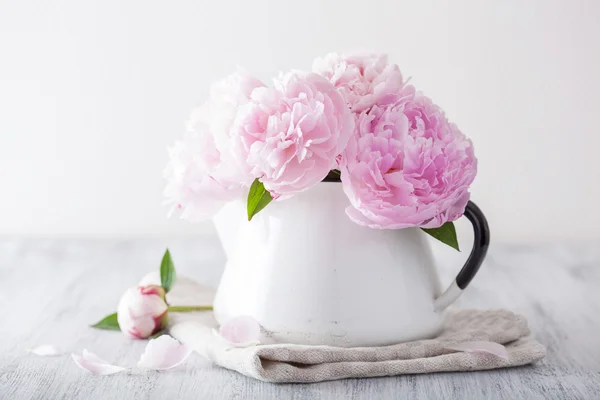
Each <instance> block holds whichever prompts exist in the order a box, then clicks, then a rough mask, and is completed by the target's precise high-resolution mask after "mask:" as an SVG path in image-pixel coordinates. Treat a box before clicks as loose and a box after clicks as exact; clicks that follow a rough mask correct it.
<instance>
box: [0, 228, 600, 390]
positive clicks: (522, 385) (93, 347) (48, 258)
mask: <svg viewBox="0 0 600 400" xmlns="http://www.w3.org/2000/svg"><path fill="white" fill-rule="evenodd" d="M167 245H168V246H169V248H170V249H171V252H172V254H173V258H174V260H175V263H176V266H177V269H178V272H179V273H180V274H185V275H188V276H191V277H194V278H196V279H198V280H199V281H201V282H203V283H207V284H210V285H216V284H217V282H218V279H219V276H220V274H221V272H222V266H223V263H224V257H223V254H222V250H221V248H220V246H219V244H218V242H217V241H216V239H215V238H212V237H205V238H197V239H185V240H166V239H165V240H163V239H140V240H66V239H60V240H58V239H53V240H41V239H39V240H32V239H28V240H20V239H10V238H4V239H0V296H1V299H2V300H1V301H0V321H1V322H0V399H11V400H18V399H63V398H64V399H160V400H163V399H245V398H248V399H346V398H347V399H386V398H390V399H391V398H393V399H442V398H443V399H449V398H456V399H511V400H513V399H600V247H598V246H594V245H588V246H586V245H578V246H569V245H535V246H533V245H532V246H524V245H521V246H516V245H500V244H494V245H493V246H492V247H491V249H490V253H489V257H488V259H487V260H486V262H485V264H484V265H483V267H482V269H481V271H480V273H479V275H478V276H477V277H476V278H475V280H474V281H473V283H472V285H471V286H470V287H469V288H468V290H467V291H466V293H465V294H464V295H463V297H462V298H461V299H460V301H461V304H460V305H461V306H462V307H477V308H498V307H504V308H509V309H511V310H514V311H516V312H519V313H521V314H523V315H525V316H526V317H527V318H528V319H529V322H530V326H531V329H532V331H533V333H534V335H535V336H536V338H537V339H538V340H539V341H540V342H542V343H543V344H545V345H546V346H547V348H548V357H547V358H546V360H544V361H542V362H540V363H538V364H537V365H534V366H527V367H521V368H514V369H505V370H496V371H487V372H472V373H441V374H431V375H413V376H400V377H388V378H376V379H348V380H342V381H334V382H323V383H318V384H269V383H263V382H259V381H256V380H253V379H250V378H246V377H244V376H242V375H239V374H237V373H235V372H232V371H228V370H225V369H222V368H219V367H215V366H213V365H211V363H210V362H208V361H206V360H204V359H202V358H201V357H200V356H198V355H196V354H193V355H192V356H191V357H190V359H188V361H187V362H186V363H185V364H184V365H183V366H182V367H179V368H178V369H176V370H172V371H167V372H154V371H150V372H148V371H142V370H137V369H135V368H134V369H133V370H131V371H128V372H125V373H120V374H116V375H112V376H105V377H97V376H92V375H89V374H87V373H85V372H84V371H82V370H80V369H79V368H77V367H76V366H75V364H74V363H73V361H72V360H71V358H70V357H69V356H68V355H63V356H60V357H52V358H50V357H46V358H44V357H38V356H35V355H32V354H28V353H26V352H25V349H26V348H31V347H34V346H36V345H40V344H45V343H50V344H54V345H56V346H58V347H59V348H61V349H62V350H64V351H65V352H66V353H70V352H81V351H82V350H83V349H84V348H86V349H88V350H90V351H93V352H95V353H97V354H98V355H100V356H101V357H103V358H105V359H107V360H109V361H111V362H114V363H115V364H118V365H135V364H136V363H137V360H138V359H139V356H140V354H141V353H142V351H143V349H144V346H145V342H143V341H133V342H132V341H129V340H127V339H125V338H124V337H123V336H122V335H121V334H120V333H118V332H107V331H98V330H94V329H91V328H89V327H88V325H89V324H90V323H92V322H95V321H96V320H98V319H99V318H100V317H102V316H104V315H105V314H108V313H110V312H113V311H114V309H115V307H116V303H117V301H118V299H119V296H120V295H121V293H122V292H123V291H124V289H126V288H127V287H129V286H133V285H135V283H136V282H137V281H138V280H139V279H140V278H141V277H142V276H143V275H145V274H146V273H147V272H150V271H153V270H156V269H157V268H158V264H159V262H160V259H161V256H162V253H163V251H164V249H165V247H166V246H167ZM443 259H444V260H446V261H444V262H441V263H440V264H441V270H442V276H443V278H444V279H447V281H448V282H449V280H450V278H451V276H452V274H455V273H456V271H457V268H458V267H457V266H456V264H457V262H456V260H454V259H452V258H451V257H449V258H448V257H443ZM445 264H448V265H445ZM450 264H452V265H453V266H451V265H450Z"/></svg>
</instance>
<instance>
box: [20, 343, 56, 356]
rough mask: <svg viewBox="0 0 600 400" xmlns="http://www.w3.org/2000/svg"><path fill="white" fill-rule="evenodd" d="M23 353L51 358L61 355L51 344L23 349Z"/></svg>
mask: <svg viewBox="0 0 600 400" xmlns="http://www.w3.org/2000/svg"><path fill="white" fill-rule="evenodd" d="M25 351H27V352H29V353H32V354H35V355H36V356H41V357H52V356H58V355H60V354H62V352H61V351H60V350H58V348H57V347H56V346H54V345H53V344H43V345H41V346H37V347H34V348H33V349H25Z"/></svg>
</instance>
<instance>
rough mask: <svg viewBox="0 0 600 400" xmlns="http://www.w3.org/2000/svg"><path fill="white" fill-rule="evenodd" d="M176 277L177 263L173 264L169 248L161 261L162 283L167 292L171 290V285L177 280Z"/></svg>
mask: <svg viewBox="0 0 600 400" xmlns="http://www.w3.org/2000/svg"><path fill="white" fill-rule="evenodd" d="M175 277H176V274H175V265H174V264H173V259H172V258H171V253H170V252H169V249H167V250H166V251H165V255H164V256H163V259H162V262H161V263H160V285H161V286H162V287H163V289H165V292H168V291H169V290H171V286H173V283H174V282H175Z"/></svg>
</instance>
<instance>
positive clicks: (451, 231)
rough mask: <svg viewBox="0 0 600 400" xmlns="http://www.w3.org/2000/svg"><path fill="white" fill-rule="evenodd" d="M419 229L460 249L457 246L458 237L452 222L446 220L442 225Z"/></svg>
mask: <svg viewBox="0 0 600 400" xmlns="http://www.w3.org/2000/svg"><path fill="white" fill-rule="evenodd" d="M421 229H423V231H424V232H425V233H427V234H429V235H431V236H433V237H434V238H436V239H437V240H439V241H440V242H442V243H444V244H447V245H448V246H450V247H452V248H453V249H456V250H458V251H460V249H459V248H458V239H457V238H456V229H455V228H454V223H453V222H451V221H448V222H446V223H445V224H444V225H442V226H440V227H439V228H433V229H425V228H421Z"/></svg>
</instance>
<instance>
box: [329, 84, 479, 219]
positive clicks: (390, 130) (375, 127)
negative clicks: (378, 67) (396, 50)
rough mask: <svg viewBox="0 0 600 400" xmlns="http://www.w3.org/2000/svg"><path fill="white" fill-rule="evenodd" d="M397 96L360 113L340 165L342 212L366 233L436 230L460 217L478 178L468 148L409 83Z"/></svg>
mask: <svg viewBox="0 0 600 400" xmlns="http://www.w3.org/2000/svg"><path fill="white" fill-rule="evenodd" d="M398 96H399V98H400V100H399V101H398V102H397V103H395V104H392V105H385V106H380V105H375V106H373V107H372V108H371V109H370V110H369V111H365V112H363V113H361V114H360V115H359V116H358V123H357V124H358V126H357V129H356V131H357V133H356V134H355V137H353V138H352V139H351V140H350V143H349V144H348V147H347V148H346V151H345V152H344V154H343V156H342V162H341V163H342V168H341V179H342V182H343V186H344V191H345V193H346V195H347V196H348V198H349V199H350V203H351V206H349V207H348V208H347V209H346V213H347V214H348V216H349V217H350V219H352V220H353V221H354V222H356V223H358V224H360V225H363V226H368V227H371V228H386V229H399V228H407V227H413V226H417V227H422V228H437V227H440V226H441V225H443V224H444V223H445V222H447V221H454V220H456V219H457V218H459V217H460V216H461V215H462V214H463V212H464V209H465V206H466V204H467V202H468V200H469V191H468V190H469V185H470V184H471V183H472V182H473V179H474V178H475V175H476V173H477V160H476V158H475V156H474V154H473V146H472V144H471V141H470V140H468V139H467V138H465V136H464V135H463V134H462V133H461V132H460V131H459V130H458V128H457V127H456V126H455V125H454V124H450V123H449V122H448V120H447V119H446V117H445V115H444V112H443V111H442V110H441V109H440V108H439V107H438V106H436V105H435V104H433V103H432V102H431V100H430V99H429V98H427V97H425V96H424V95H422V94H420V93H418V94H415V93H414V88H413V87H412V86H407V87H405V88H404V89H403V90H402V91H400V92H399V93H398Z"/></svg>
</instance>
